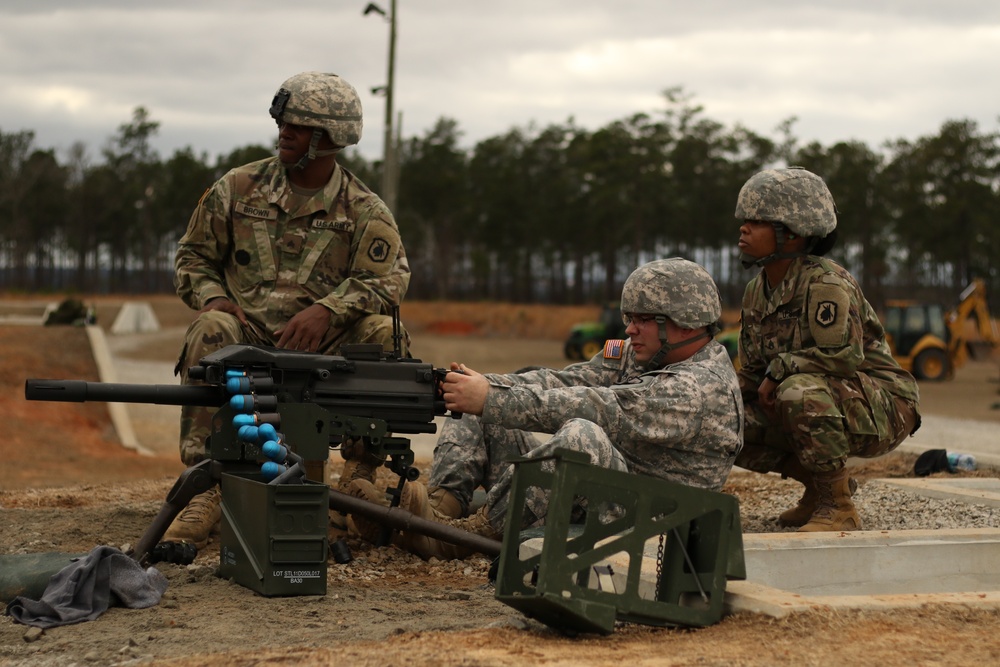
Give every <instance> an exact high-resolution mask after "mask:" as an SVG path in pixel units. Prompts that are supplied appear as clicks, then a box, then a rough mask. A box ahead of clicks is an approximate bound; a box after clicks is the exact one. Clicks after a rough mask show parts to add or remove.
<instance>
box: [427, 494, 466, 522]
mask: <svg viewBox="0 0 1000 667" xmlns="http://www.w3.org/2000/svg"><path fill="white" fill-rule="evenodd" d="M427 500H428V502H430V505H431V507H432V508H433V509H434V511H435V512H436V513H437V514H440V515H441V516H444V517H447V518H449V519H461V518H462V514H463V512H462V503H460V502H459V501H458V498H457V497H456V496H455V494H454V493H452V492H451V491H449V490H448V489H445V488H442V487H440V486H433V487H430V488H428V489H427Z"/></svg>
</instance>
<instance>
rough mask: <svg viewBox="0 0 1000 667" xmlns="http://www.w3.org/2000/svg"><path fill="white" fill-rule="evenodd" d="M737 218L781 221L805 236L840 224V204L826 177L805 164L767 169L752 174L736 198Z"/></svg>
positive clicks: (818, 234) (826, 232)
mask: <svg viewBox="0 0 1000 667" xmlns="http://www.w3.org/2000/svg"><path fill="white" fill-rule="evenodd" d="M736 218H737V220H739V221H740V222H741V224H742V221H744V220H762V221H764V222H777V223H781V224H783V225H784V226H785V227H787V228H788V229H789V230H790V231H791V232H792V233H793V234H798V235H799V236H801V237H803V238H808V237H816V238H824V237H826V236H828V235H829V234H830V233H831V232H833V230H834V229H836V228H837V207H836V205H835V204H834V202H833V195H832V194H830V189H829V188H828V187H826V183H824V182H823V179H822V178H820V177H819V176H817V175H816V174H814V173H812V172H811V171H808V170H806V169H803V168H802V167H788V168H785V169H767V170H765V171H761V172H758V173H756V174H754V175H753V176H751V177H750V180H748V181H747V182H746V183H744V184H743V188H742V189H740V196H739V198H738V199H737V200H736Z"/></svg>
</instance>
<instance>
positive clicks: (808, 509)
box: [778, 456, 858, 528]
mask: <svg viewBox="0 0 1000 667" xmlns="http://www.w3.org/2000/svg"><path fill="white" fill-rule="evenodd" d="M778 472H780V473H781V478H782V479H785V478H791V479H794V480H796V481H797V482H801V483H802V485H803V486H805V490H804V491H803V492H802V497H801V498H799V502H798V504H797V505H796V506H795V507H793V508H791V509H787V510H785V511H784V512H782V513H781V514H779V515H778V525H779V526H781V527H782V528H789V527H791V528H798V527H799V526H804V525H806V524H807V523H808V522H809V519H811V518H812V515H813V514H814V513H815V512H816V499H817V497H818V495H817V492H816V485H815V484H814V483H813V473H811V472H810V471H808V470H806V469H805V468H804V467H802V463H800V462H799V460H798V459H797V458H796V457H794V456H790V457H788V459H786V460H785V463H784V465H782V467H781V470H779V471H778ZM857 488H858V482H857V480H856V479H854V478H853V477H851V478H850V479H849V480H848V489H849V491H850V493H851V495H852V496H853V495H854V492H855V491H856V490H857Z"/></svg>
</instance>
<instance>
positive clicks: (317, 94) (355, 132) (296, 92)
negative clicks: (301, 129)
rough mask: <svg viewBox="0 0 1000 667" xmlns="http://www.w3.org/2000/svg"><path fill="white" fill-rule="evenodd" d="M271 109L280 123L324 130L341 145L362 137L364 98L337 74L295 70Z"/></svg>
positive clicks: (273, 115)
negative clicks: (362, 105)
mask: <svg viewBox="0 0 1000 667" xmlns="http://www.w3.org/2000/svg"><path fill="white" fill-rule="evenodd" d="M270 113H271V117H272V118H274V119H275V120H276V121H277V122H278V123H291V124H293V125H303V126H305V127H315V128H320V129H322V130H325V131H326V133H327V135H328V136H329V137H330V140H331V141H332V142H333V143H334V144H335V145H337V146H338V147H341V148H343V147H345V146H353V145H354V144H356V143H358V142H359V141H361V128H362V118H361V99H360V98H359V97H358V91H356V90H355V89H354V86H352V85H351V84H349V83H348V82H347V81H345V80H344V79H342V78H341V77H339V76H337V75H336V74H327V73H324V72H302V73H300V74H296V75H295V76H293V77H291V78H290V79H288V80H286V81H285V82H284V83H283V84H281V87H280V88H279V89H278V92H276V93H275V94H274V99H273V100H272V101H271V109H270Z"/></svg>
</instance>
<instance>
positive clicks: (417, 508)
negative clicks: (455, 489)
mask: <svg viewBox="0 0 1000 667" xmlns="http://www.w3.org/2000/svg"><path fill="white" fill-rule="evenodd" d="M438 488H440V487H438ZM349 493H350V494H351V495H353V496H355V497H357V498H363V499H365V500H368V501H370V502H374V503H376V504H379V505H383V506H388V504H389V501H388V500H387V499H386V497H385V494H384V493H381V492H379V491H378V489H376V488H375V485H374V484H370V483H368V482H365V481H364V480H355V481H354V482H352V483H351V487H350V491H349ZM445 493H447V494H448V495H449V496H452V494H451V493H450V492H445ZM452 498H454V496H452ZM457 503H458V501H457V499H455V504H456V505H457ZM399 507H400V508H401V509H405V510H406V511H408V512H410V513H411V514H413V515H414V516H418V517H420V518H421V519H427V520H429V521H437V522H438V523H442V524H445V525H447V526H451V527H452V528H458V529H459V530H464V531H466V532H469V533H474V534H476V535H481V536H483V537H488V538H490V539H494V540H500V539H501V538H502V534H501V533H500V531H498V530H496V529H495V528H493V526H492V525H491V524H490V522H489V519H488V518H487V516H486V508H485V507H482V508H480V509H479V511H478V512H476V513H475V514H473V515H472V516H468V517H466V518H464V519H456V518H452V517H449V516H447V515H445V514H444V513H442V512H441V511H438V510H437V509H435V507H434V506H433V504H432V503H431V500H430V497H429V495H428V492H427V487H426V486H424V485H423V484H417V483H407V484H405V485H403V491H402V493H401V494H400V496H399ZM352 520H353V521H354V523H355V525H356V526H357V529H358V532H359V533H360V534H361V536H362V537H363V538H364V539H366V540H368V541H370V542H374V541H375V540H376V538H377V537H378V535H379V533H380V531H381V526H379V525H378V524H377V523H375V522H373V521H368V520H366V519H364V518H363V517H357V516H352ZM393 543H394V544H395V545H396V546H398V547H399V548H401V549H405V550H406V551H409V552H410V553H414V554H417V555H418V556H420V557H421V558H424V559H430V558H439V559H442V560H452V559H457V558H466V557H468V556H470V555H472V554H473V553H474V551H473V550H472V549H470V548H469V547H464V546H459V545H455V544H450V543H448V542H445V541H443V540H439V539H435V538H433V537H428V536H426V535H421V534H420V533H417V532H415V531H409V532H405V533H400V534H398V535H397V536H396V538H395V539H394V540H393Z"/></svg>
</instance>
